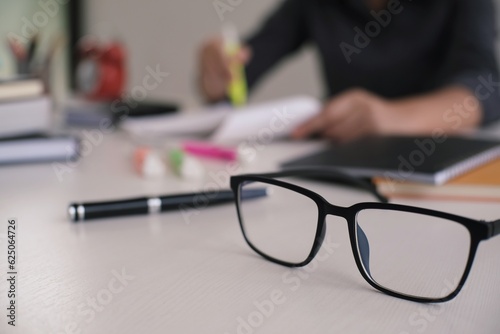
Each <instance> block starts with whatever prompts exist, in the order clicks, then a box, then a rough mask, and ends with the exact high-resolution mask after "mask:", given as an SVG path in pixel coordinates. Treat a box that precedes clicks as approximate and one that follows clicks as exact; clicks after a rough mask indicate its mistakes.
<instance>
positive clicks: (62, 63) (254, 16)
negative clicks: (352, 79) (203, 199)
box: [0, 0, 500, 107]
mask: <svg viewBox="0 0 500 334" xmlns="http://www.w3.org/2000/svg"><path fill="white" fill-rule="evenodd" d="M280 1H282V0H252V1H248V0H191V1H183V0H169V1H161V0H142V1H135V0H80V1H75V0H69V1H68V0H41V1H30V0H2V2H0V12H1V13H2V14H3V15H2V23H1V24H0V35H2V39H3V40H4V42H3V43H2V44H0V76H1V77H5V76H10V75H13V74H14V73H15V67H16V66H15V60H14V59H13V56H12V52H11V50H9V47H8V45H7V43H6V41H5V40H6V36H8V35H9V34H10V35H12V34H15V35H17V36H21V37H22V38H24V41H23V42H24V43H25V44H26V43H27V40H28V38H27V37H30V36H28V35H29V33H30V32H31V31H33V30H36V32H37V33H38V35H39V37H38V41H37V44H38V45H37V49H36V55H35V59H36V61H37V62H38V63H41V64H44V63H43V61H44V60H45V58H46V57H48V56H47V54H48V53H50V52H51V50H50V48H51V45H53V44H54V43H56V42H54V40H55V39H58V38H61V36H62V37H63V38H64V42H65V44H64V46H65V47H64V48H62V50H61V51H58V50H56V51H57V52H56V54H55V55H53V57H52V59H51V60H52V66H51V67H50V73H51V85H52V86H53V88H52V89H53V90H54V92H55V93H57V95H59V96H64V95H68V94H70V91H71V90H70V89H69V86H70V85H69V83H70V81H71V74H70V72H71V71H70V68H72V67H73V68H74V63H72V60H71V59H72V55H74V52H72V51H71V49H72V48H74V47H75V43H76V40H75V39H76V38H79V37H82V36H88V35H90V36H92V37H94V38H95V39H96V40H98V41H99V43H106V42H109V41H120V42H121V43H122V44H123V46H124V48H125V50H126V73H127V80H126V82H125V85H126V88H125V91H131V89H132V88H133V87H135V86H137V85H142V80H143V78H144V76H145V75H146V74H147V72H146V71H147V68H148V67H151V68H155V67H156V66H159V67H160V69H161V70H162V71H165V72H168V73H169V76H168V78H167V80H165V82H162V84H161V85H159V86H158V87H157V88H156V89H154V90H152V91H151V92H149V93H148V94H150V95H149V96H148V97H149V98H152V99H155V100H160V101H162V100H166V101H168V100H175V101H177V102H179V103H180V104H181V105H183V106H185V107H190V106H195V105H197V104H199V103H200V100H199V96H198V94H197V87H196V84H195V76H196V64H197V52H198V49H199V47H200V44H201V42H202V41H203V40H204V39H205V38H207V37H209V36H212V35H214V34H217V33H218V32H219V31H220V29H221V26H222V25H223V24H224V23H227V22H230V23H232V24H234V25H235V26H236V27H237V28H238V30H239V31H240V34H241V36H243V37H245V36H248V34H250V33H252V31H253V30H254V29H255V28H256V27H257V26H258V23H259V22H260V21H262V20H263V19H264V18H265V16H266V14H267V13H269V12H270V10H271V9H272V8H273V7H275V6H276V5H277V4H278V3H279V2H280ZM495 2H496V4H497V9H496V10H497V13H499V14H500V9H499V8H500V6H499V5H500V0H495ZM315 57H316V55H315V52H314V51H313V50H312V49H310V48H306V49H304V50H303V51H302V52H301V53H300V54H299V55H298V56H297V57H294V58H292V59H290V60H289V61H286V62H284V63H283V64H281V66H279V68H278V69H277V70H276V72H275V75H272V76H269V77H268V80H265V81H263V82H262V84H261V85H259V86H258V87H257V90H256V91H255V94H253V96H252V100H253V101H260V100H267V99H271V98H276V97H280V96H289V95H294V94H297V93H306V94H310V95H312V96H316V97H320V96H322V94H323V92H322V88H321V81H320V80H321V79H320V76H319V74H318V67H317V66H316V63H315ZM75 62H76V61H75ZM54 64H56V66H53V65H54ZM72 64H73V65H72Z"/></svg>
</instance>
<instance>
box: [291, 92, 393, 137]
mask: <svg viewBox="0 0 500 334" xmlns="http://www.w3.org/2000/svg"><path fill="white" fill-rule="evenodd" d="M399 122H401V115H400V113H397V112H395V110H394V108H393V107H392V105H391V103H390V102H389V101H387V100H385V99H383V98H381V97H378V96H376V95H374V94H372V93H370V92H367V91H365V90H362V89H352V90H349V91H347V92H345V93H342V94H340V95H338V96H336V97H334V98H332V99H331V100H330V101H328V102H327V103H326V104H325V106H324V107H323V110H321V112H320V113H319V114H318V115H316V116H315V117H313V118H311V119H310V120H308V121H307V122H305V123H303V124H302V125H300V126H299V127H298V128H296V129H295V130H294V132H293V133H292V137H293V138H297V139H300V138H306V137H309V136H311V135H318V134H319V135H321V136H323V137H327V138H330V139H333V140H335V141H338V142H346V141H350V140H353V139H356V138H359V137H363V136H366V135H370V134H383V133H389V132H392V131H394V129H397V127H398V123H399ZM396 132H397V130H396Z"/></svg>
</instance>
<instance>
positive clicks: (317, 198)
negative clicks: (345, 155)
mask: <svg viewBox="0 0 500 334" xmlns="http://www.w3.org/2000/svg"><path fill="white" fill-rule="evenodd" d="M283 177H306V178H318V177H319V178H324V179H329V180H330V181H334V182H339V183H342V184H344V185H347V186H354V187H357V188H360V189H362V190H366V191H368V192H369V193H371V194H372V195H373V196H375V197H376V198H377V199H378V200H380V202H363V203H357V204H354V205H352V206H350V207H342V206H337V205H334V204H331V203H330V202H328V201H327V200H326V199H325V198H323V197H322V196H321V195H319V194H317V193H315V192H313V191H311V190H308V189H306V188H303V187H300V186H297V185H295V184H292V183H288V182H285V181H282V180H277V178H283ZM248 182H261V183H267V184H270V185H275V186H279V187H282V188H285V189H289V190H292V191H295V192H297V193H299V194H302V195H304V196H306V197H308V198H310V199H311V200H313V201H314V202H315V203H316V205H317V207H318V222H317V224H318V225H317V229H316V235H315V237H314V242H313V245H312V249H311V252H310V253H309V255H308V256H307V258H306V259H305V260H304V261H302V262H300V263H291V262H286V261H282V260H280V259H276V258H273V257H271V256H269V255H267V254H265V253H263V252H261V251H260V250H259V249H258V248H257V247H255V246H254V245H253V244H252V242H251V241H250V240H249V238H248V236H247V234H246V232H245V226H244V221H243V219H242V214H241V207H240V193H241V187H242V185H244V184H246V183H248ZM230 185H231V189H232V191H233V192H234V195H235V201H236V209H237V214H238V220H239V224H240V227H241V231H242V232H243V237H244V239H245V241H246V242H247V244H248V245H249V246H250V248H252V249H253V250H254V251H255V252H256V253H258V254H259V255H261V256H262V257H263V258H265V259H267V260H269V261H272V262H274V263H277V264H280V265H283V266H286V267H303V266H305V265H307V264H308V263H310V262H311V261H312V260H313V259H314V257H315V256H316V254H317V253H318V252H319V249H320V248H321V245H322V243H323V241H324V237H325V233H326V224H325V221H326V216H328V215H333V216H338V217H342V218H344V219H345V220H346V221H347V225H348V231H349V239H350V242H351V249H352V252H353V256H354V260H355V262H356V265H357V267H358V270H359V272H360V274H361V276H363V278H364V279H365V280H366V281H367V282H368V283H369V284H370V285H371V286H372V287H374V288H375V289H377V290H379V291H381V292H383V293H386V294H388V295H390V296H393V297H397V298H402V299H406V300H410V301H414V302H423V303H440V302H446V301H449V300H451V299H453V298H455V297H456V296H457V295H458V293H459V292H460V290H461V289H462V287H463V285H464V284H465V281H466V280H467V277H468V276H469V273H470V270H471V268H472V263H473V262H474V257H475V255H476V251H477V248H478V246H479V243H480V242H481V241H483V240H487V239H489V238H491V237H493V236H497V235H500V220H496V221H491V222H486V221H484V220H475V219H470V218H466V217H462V216H458V215H454V214H450V213H446V212H441V211H436V210H431V209H424V208H419V207H414V206H408V205H400V204H393V203H388V200H387V198H385V197H384V196H382V195H381V194H380V193H378V192H377V190H376V188H375V186H374V185H373V184H372V183H370V182H368V181H365V180H364V179H360V178H356V177H353V176H351V175H348V174H346V173H344V172H341V171H339V170H335V169H324V168H320V169H319V168H318V169H290V170H285V171H281V172H275V173H264V174H244V175H237V176H232V177H231V180H230ZM365 209H380V210H391V211H401V212H409V213H415V214H422V215H428V216H432V217H437V218H442V219H447V220H450V221H454V222H456V223H458V224H461V225H462V226H464V227H465V228H466V229H467V230H468V231H469V233H470V237H471V242H470V250H469V256H468V259H467V263H466V267H465V271H464V274H463V275H462V277H461V279H460V281H459V284H458V286H457V288H456V289H455V290H454V291H452V292H451V293H449V294H448V295H447V296H444V297H441V298H428V297H418V296H413V295H408V294H403V293H399V292H396V291H393V290H390V289H387V288H385V287H383V286H381V285H379V284H378V283H377V282H376V281H375V280H374V279H373V278H372V277H371V275H370V274H369V273H368V271H367V270H366V268H365V267H364V265H363V263H362V257H361V256H360V251H359V249H358V241H357V240H358V239H357V238H358V237H357V227H358V224H357V221H356V216H357V214H358V213H359V212H360V211H362V210H365Z"/></svg>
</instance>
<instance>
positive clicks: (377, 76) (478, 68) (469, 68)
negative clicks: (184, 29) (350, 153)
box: [199, 0, 500, 142]
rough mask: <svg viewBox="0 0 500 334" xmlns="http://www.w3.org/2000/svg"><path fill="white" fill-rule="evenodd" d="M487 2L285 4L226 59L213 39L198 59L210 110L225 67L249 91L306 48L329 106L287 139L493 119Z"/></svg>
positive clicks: (497, 99)
mask: <svg viewBox="0 0 500 334" xmlns="http://www.w3.org/2000/svg"><path fill="white" fill-rule="evenodd" d="M494 12H495V11H494V8H493V3H492V0H476V1H470V0H440V1H433V0H418V1H416V0H415V1H411V0H401V1H399V0H285V1H283V2H282V3H281V4H280V5H279V6H278V8H277V9H276V10H275V11H274V12H273V13H272V14H271V15H270V16H269V17H268V18H267V19H266V20H265V22H264V23H263V25H262V26H261V27H260V29H259V30H258V31H257V32H256V33H255V34H254V35H253V36H251V37H250V38H248V39H247V40H246V43H245V44H244V46H243V47H242V48H241V49H240V51H239V52H238V53H237V54H235V55H234V56H232V57H229V56H227V55H226V54H225V52H224V50H223V42H222V39H221V38H220V37H213V38H210V39H208V40H207V41H205V43H204V44H203V46H202V47H201V50H200V52H199V87H200V91H201V93H202V95H203V97H204V98H205V100H206V101H207V102H210V103H212V102H217V101H220V100H223V99H225V98H226V91H227V87H228V84H229V82H230V80H231V74H230V70H229V67H230V64H231V62H240V63H243V64H245V65H246V66H245V71H246V76H247V82H248V86H249V89H252V88H254V87H255V85H256V84H257V83H258V82H259V81H260V80H261V79H262V78H263V77H264V75H265V74H267V73H268V72H269V71H270V69H272V68H273V67H274V66H275V65H276V64H278V63H279V62H280V61H282V60H283V59H285V58H286V57H288V56H290V55H293V54H294V53H296V52H297V51H298V50H299V49H301V47H303V46H304V45H306V44H312V45H313V46H314V47H315V48H316V49H317V51H318V54H319V60H320V62H321V68H322V71H321V72H322V76H323V79H324V82H325V86H326V95H327V97H328V98H327V100H326V102H325V103H324V106H323V108H322V110H321V112H320V113H319V114H318V115H317V116H315V117H313V118H311V119H310V120H309V121H307V122H305V123H304V124H302V125H301V126H299V127H298V128H297V129H295V131H294V132H293V134H292V136H293V137H294V138H305V137H308V136H311V135H318V134H319V135H321V136H324V137H328V138H331V139H334V140H336V141H339V142H343V141H348V140H352V139H355V138H358V137H362V136H365V135H369V134H408V135H416V134H432V133H433V131H436V130H437V131H443V132H446V133H455V132H460V131H464V130H470V129H474V128H477V127H479V126H481V125H485V124H488V123H490V122H492V121H493V120H496V119H498V118H500V94H499V88H500V83H499V75H498V68H497V63H496V59H495V52H494V43H495V38H496V33H495V30H496V24H495V17H494Z"/></svg>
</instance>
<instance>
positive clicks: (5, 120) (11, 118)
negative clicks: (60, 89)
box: [0, 96, 52, 138]
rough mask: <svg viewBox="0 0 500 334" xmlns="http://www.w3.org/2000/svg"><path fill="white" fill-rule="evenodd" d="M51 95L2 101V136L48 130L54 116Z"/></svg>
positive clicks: (0, 105)
mask: <svg viewBox="0 0 500 334" xmlns="http://www.w3.org/2000/svg"><path fill="white" fill-rule="evenodd" d="M51 112H52V103H51V100H50V98H49V97H47V96H39V97H35V98H30V99H24V100H16V101H11V100H9V101H6V102H4V103H0V138H2V137H13V136H21V135H28V134H34V133H41V132H47V131H48V130H49V129H50V126H51V122H52V118H51V116H52V115H51Z"/></svg>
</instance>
